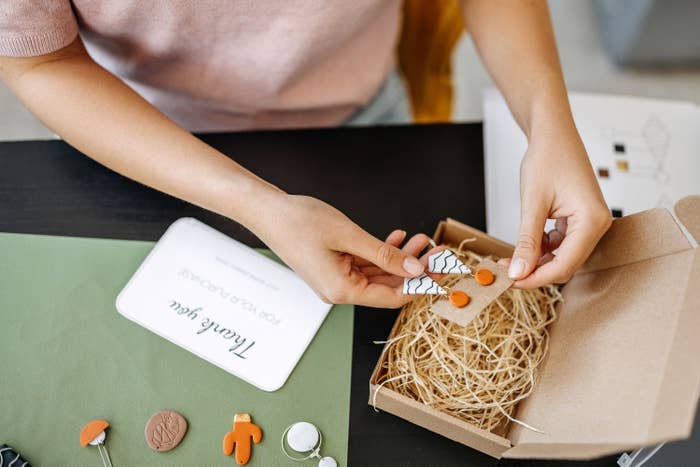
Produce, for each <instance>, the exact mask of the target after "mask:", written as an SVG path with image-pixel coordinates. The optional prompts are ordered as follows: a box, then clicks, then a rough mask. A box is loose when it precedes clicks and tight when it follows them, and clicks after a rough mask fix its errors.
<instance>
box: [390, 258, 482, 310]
mask: <svg viewBox="0 0 700 467" xmlns="http://www.w3.org/2000/svg"><path fill="white" fill-rule="evenodd" d="M428 272H431V273H434V274H459V275H472V276H474V280H476V282H477V283H478V284H480V285H483V286H488V285H491V284H493V282H494V280H495V276H494V274H493V272H491V271H490V270H489V269H486V268H481V269H478V270H477V271H476V272H474V273H472V270H471V268H469V266H467V265H466V264H464V263H463V262H462V261H460V259H459V258H458V257H457V255H456V254H455V253H454V252H453V251H452V250H443V251H441V252H439V253H435V254H433V255H431V256H429V257H428ZM403 293H404V294H407V295H448V296H449V300H450V302H451V303H452V304H453V305H454V306H456V307H458V308H463V307H465V306H467V305H468V304H469V300H470V298H469V295H467V294H466V293H465V292H462V291H461V290H455V291H449V288H447V287H441V286H440V285H439V284H438V283H437V282H435V281H434V280H432V279H431V278H430V276H428V274H421V275H420V276H418V277H410V278H406V279H404V282H403Z"/></svg>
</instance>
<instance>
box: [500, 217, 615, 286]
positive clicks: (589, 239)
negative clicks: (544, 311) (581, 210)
mask: <svg viewBox="0 0 700 467" xmlns="http://www.w3.org/2000/svg"><path fill="white" fill-rule="evenodd" d="M609 225H610V221H609V220H608V219H607V218H606V216H605V215H601V216H600V217H596V215H587V216H585V218H584V216H583V215H580V216H572V217H571V218H570V221H569V225H568V229H567V230H568V231H567V232H566V235H565V236H564V237H563V239H562V240H561V244H560V245H559V247H558V251H557V254H556V255H551V254H547V255H544V256H543V258H542V260H541V263H542V264H541V266H540V267H538V268H537V269H536V270H535V271H534V272H533V273H532V274H530V275H529V276H528V277H526V278H524V279H522V280H519V281H517V282H515V284H513V285H514V286H515V287H518V288H523V289H531V288H535V287H541V286H543V285H546V284H553V283H554V284H562V283H564V282H568V281H569V279H571V277H572V276H573V274H574V273H575V272H576V270H577V269H578V268H579V267H580V266H581V265H582V264H583V262H584V261H585V260H586V258H588V256H589V255H590V254H591V252H592V251H593V248H595V245H596V244H597V243H598V240H600V237H602V236H603V234H604V233H605V231H606V230H607V228H608V227H609ZM557 230H559V229H557Z"/></svg>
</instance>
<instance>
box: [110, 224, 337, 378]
mask: <svg viewBox="0 0 700 467" xmlns="http://www.w3.org/2000/svg"><path fill="white" fill-rule="evenodd" d="M116 305H117V310H118V311H119V313H121V314H122V315H124V316H125V317H127V318H129V319H130V320H132V321H135V322H136V323H138V324H140V325H141V326H143V327H145V328H147V329H149V330H151V331H152V332H154V333H156V334H158V335H160V336H162V337H164V338H166V339H168V340H169V341H171V342H173V343H175V344H177V345H179V346H180V347H183V348H185V349H187V350H189V351H190V352H192V353H194V354H196V355H198V356H199V357H201V358H203V359H205V360H207V361H209V362H211V363H213V364H214V365H216V366H218V367H220V368H223V369H224V370H226V371H228V372H229V373H231V374H233V375H236V376H238V377H239V378H241V379H243V380H245V381H247V382H249V383H251V384H253V385H254V386H256V387H258V388H260V389H263V390H265V391H276V390H277V389H279V388H280V387H282V385H283V384H284V383H285V381H286V380H287V378H288V377H289V375H290V374H291V372H292V370H293V369H294V367H295V366H296V364H297V362H298V361H299V359H300V358H301V356H302V354H303V353H304V351H305V350H306V348H307V346H308V345H309V344H310V343H311V340H312V339H313V337H314V335H315V334H316V331H317V330H318V329H319V327H320V326H321V323H323V320H324V319H325V317H326V315H327V314H328V312H329V310H330V305H328V304H326V303H324V302H323V301H321V299H319V298H318V297H317V296H316V294H315V293H314V292H313V291H312V290H311V288H309V286H308V285H307V284H306V283H305V282H304V281H303V280H302V279H301V278H300V277H299V276H297V275H296V274H295V273H294V272H293V271H292V270H290V269H289V268H286V267H284V266H282V265H280V264H278V263H276V262H275V261H273V260H271V259H269V258H267V257H265V256H263V255H261V254H260V253H258V252H256V251H255V250H253V249H251V248H248V247H247V246H245V245H243V244H241V243H239V242H237V241H235V240H233V239H231V238H229V237H227V236H225V235H224V234H222V233H220V232H218V231H216V230H214V229H212V228H210V227H208V226H206V225H204V224H202V223H201V222H199V221H197V220H195V219H192V218H183V219H180V220H178V221H176V222H175V223H174V224H173V225H171V226H170V228H168V230H167V231H166V232H165V234H164V235H163V237H162V238H161V239H160V241H158V243H157V244H156V246H155V247H154V248H153V251H151V253H150V254H149V255H148V257H147V258H146V260H145V261H144V262H143V264H142V265H141V266H140V267H139V269H138V271H136V273H135V274H134V276H133V277H132V278H131V280H130V281H129V283H128V284H127V285H126V287H124V290H122V292H121V293H120V294H119V297H117V303H116Z"/></svg>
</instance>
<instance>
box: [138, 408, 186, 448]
mask: <svg viewBox="0 0 700 467" xmlns="http://www.w3.org/2000/svg"><path fill="white" fill-rule="evenodd" d="M186 432H187V420H185V417H183V416H182V415H180V414H179V413H177V412H175V411H173V410H161V411H160V412H156V413H154V414H153V416H152V417H151V419H150V420H148V423H147V424H146V430H145V435H146V443H148V445H149V446H150V447H151V449H153V450H154V451H158V452H165V451H170V450H171V449H173V448H174V447H175V446H177V445H178V444H180V441H182V438H183V437H184V436H185V433H186Z"/></svg>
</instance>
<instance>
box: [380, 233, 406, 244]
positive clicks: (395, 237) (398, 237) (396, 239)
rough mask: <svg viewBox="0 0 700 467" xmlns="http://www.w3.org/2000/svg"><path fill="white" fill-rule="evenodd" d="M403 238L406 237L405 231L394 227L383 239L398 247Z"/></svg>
mask: <svg viewBox="0 0 700 467" xmlns="http://www.w3.org/2000/svg"><path fill="white" fill-rule="evenodd" d="M405 239H406V231H405V230H399V229H396V230H394V231H393V232H391V233H390V234H389V236H388V237H386V240H385V241H386V242H387V243H388V244H389V245H393V246H396V247H398V246H399V245H401V243H403V241H404V240H405Z"/></svg>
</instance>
